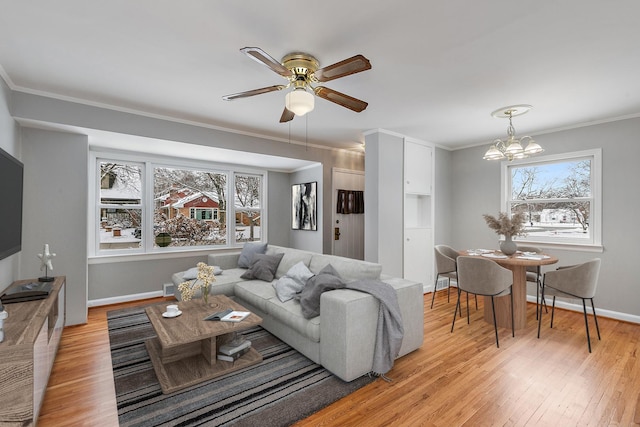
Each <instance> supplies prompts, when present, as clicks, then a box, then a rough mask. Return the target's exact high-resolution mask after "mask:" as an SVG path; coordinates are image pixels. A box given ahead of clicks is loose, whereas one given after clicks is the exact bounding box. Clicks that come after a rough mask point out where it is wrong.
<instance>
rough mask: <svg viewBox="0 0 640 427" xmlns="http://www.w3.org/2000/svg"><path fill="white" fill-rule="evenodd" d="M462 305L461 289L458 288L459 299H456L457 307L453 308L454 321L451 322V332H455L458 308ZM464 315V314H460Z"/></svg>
mask: <svg viewBox="0 0 640 427" xmlns="http://www.w3.org/2000/svg"><path fill="white" fill-rule="evenodd" d="M459 307H460V289H458V300H457V301H456V308H455V309H454V310H453V322H452V323H451V333H453V327H454V326H455V325H456V317H457V316H458V308H459ZM460 317H462V314H460Z"/></svg>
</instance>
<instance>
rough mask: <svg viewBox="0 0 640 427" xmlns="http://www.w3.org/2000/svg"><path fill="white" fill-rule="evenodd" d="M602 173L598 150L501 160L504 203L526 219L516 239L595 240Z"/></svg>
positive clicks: (574, 242) (589, 242) (590, 242)
mask: <svg viewBox="0 0 640 427" xmlns="http://www.w3.org/2000/svg"><path fill="white" fill-rule="evenodd" d="M600 176H601V151H600V150H589V151H581V152H577V153H569V154H564V155H557V156H544V157H537V158H535V159H534V160H532V159H527V160H521V161H514V162H511V163H509V162H505V163H503V170H502V179H503V203H504V209H505V210H506V211H507V212H511V213H515V212H518V211H521V212H524V213H525V215H526V219H527V227H526V232H527V235H526V236H524V237H519V238H518V240H520V241H527V242H539V243H554V244H567V245H590V246H599V245H600V244H601V235H600V230H601V228H600V223H601V208H600V206H601V203H600V200H601V194H600V188H601V185H600Z"/></svg>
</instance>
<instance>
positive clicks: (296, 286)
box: [273, 261, 313, 302]
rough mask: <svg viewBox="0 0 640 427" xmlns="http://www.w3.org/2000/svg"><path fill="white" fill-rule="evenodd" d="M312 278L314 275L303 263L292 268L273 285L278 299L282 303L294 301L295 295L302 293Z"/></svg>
mask: <svg viewBox="0 0 640 427" xmlns="http://www.w3.org/2000/svg"><path fill="white" fill-rule="evenodd" d="M312 276H313V273H312V272H311V270H309V268H307V266H306V265H304V262H302V261H300V262H299V263H297V264H296V265H294V266H293V267H291V268H290V269H289V271H287V273H286V274H285V275H284V276H282V277H281V278H279V279H278V281H277V282H275V283H274V284H273V286H274V287H275V288H276V294H277V295H278V299H279V300H280V301H282V302H286V301H289V300H290V299H292V298H293V297H294V295H296V294H297V293H299V292H300V291H302V289H303V288H304V285H305V284H306V283H307V280H309V279H310V278H311V277H312Z"/></svg>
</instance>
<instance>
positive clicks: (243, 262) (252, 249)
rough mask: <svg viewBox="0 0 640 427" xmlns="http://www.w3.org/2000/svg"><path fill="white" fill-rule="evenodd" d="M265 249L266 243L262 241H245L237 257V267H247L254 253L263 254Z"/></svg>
mask: <svg viewBox="0 0 640 427" xmlns="http://www.w3.org/2000/svg"><path fill="white" fill-rule="evenodd" d="M266 251H267V243H266V242H265V243H262V242H247V243H245V244H244V246H243V247H242V251H241V252H240V258H238V267H241V268H249V267H250V266H251V261H253V256H254V255H256V254H264V253H265V252H266Z"/></svg>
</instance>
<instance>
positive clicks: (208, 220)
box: [153, 167, 227, 247]
mask: <svg viewBox="0 0 640 427" xmlns="http://www.w3.org/2000/svg"><path fill="white" fill-rule="evenodd" d="M226 187H227V174H226V173H222V172H214V171H208V170H195V169H186V168H169V167H155V168H154V169H153V192H154V194H153V200H154V201H155V203H154V212H153V228H154V234H155V235H156V236H157V235H158V234H160V233H169V234H170V235H171V242H170V243H169V244H168V245H165V243H164V242H160V243H158V242H155V245H156V247H158V246H161V247H166V246H210V245H226V244H227V223H226V215H224V214H223V215H221V216H220V217H218V215H216V218H215V219H214V217H213V210H214V209H215V210H216V211H220V212H223V213H224V210H225V206H226V200H225V194H227V190H226Z"/></svg>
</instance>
